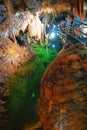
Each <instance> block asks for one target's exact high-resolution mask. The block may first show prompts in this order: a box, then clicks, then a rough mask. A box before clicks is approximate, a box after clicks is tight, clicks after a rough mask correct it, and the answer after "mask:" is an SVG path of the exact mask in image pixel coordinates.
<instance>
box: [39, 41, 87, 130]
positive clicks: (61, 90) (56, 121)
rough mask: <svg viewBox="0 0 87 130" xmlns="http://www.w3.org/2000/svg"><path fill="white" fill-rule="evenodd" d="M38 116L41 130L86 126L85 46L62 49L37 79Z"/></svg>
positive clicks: (76, 129) (77, 45)
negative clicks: (38, 79) (40, 78)
mask: <svg viewBox="0 0 87 130" xmlns="http://www.w3.org/2000/svg"><path fill="white" fill-rule="evenodd" d="M39 117H40V121H41V122H42V125H43V127H44V130H86V129H87V49H86V47H85V46H84V45H82V44H80V43H77V44H75V45H71V46H70V47H69V48H66V49H62V50H61V52H60V53H59V54H58V56H57V57H56V58H55V59H54V61H53V62H52V63H51V65H50V66H49V68H48V69H47V70H46V72H45V73H44V75H43V77H42V80H41V90H40V97H39Z"/></svg>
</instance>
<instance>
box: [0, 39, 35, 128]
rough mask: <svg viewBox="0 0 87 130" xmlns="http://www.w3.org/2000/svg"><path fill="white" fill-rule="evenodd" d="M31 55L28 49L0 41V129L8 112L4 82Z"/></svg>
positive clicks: (3, 40)
mask: <svg viewBox="0 0 87 130" xmlns="http://www.w3.org/2000/svg"><path fill="white" fill-rule="evenodd" d="M33 55H34V53H33V52H32V51H31V50H30V48H29V47H26V46H20V45H19V44H17V43H16V42H12V41H11V40H10V39H8V38H1V39H0V129H1V127H2V126H3V123H2V122H3V120H4V121H5V120H6V119H7V118H6V117H7V112H8V110H7V107H6V106H7V105H6V102H7V99H8V96H9V88H8V87H7V86H5V82H6V81H7V80H8V79H9V76H10V75H11V74H12V73H13V72H15V71H16V69H17V68H18V67H20V66H21V65H22V64H23V63H25V62H26V61H28V60H29V59H30V58H31V57H32V56H33ZM4 125H5V124H4Z"/></svg>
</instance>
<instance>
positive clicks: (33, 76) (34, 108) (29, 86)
mask: <svg viewBox="0 0 87 130" xmlns="http://www.w3.org/2000/svg"><path fill="white" fill-rule="evenodd" d="M32 49H33V50H34V51H35V52H36V55H35V56H34V57H33V58H32V59H31V60H30V61H28V62H27V63H25V64H24V65H22V66H21V67H20V68H19V69H17V71H16V72H15V73H14V74H13V75H12V76H11V77H10V80H9V81H8V83H6V85H7V86H9V89H10V95H9V99H8V103H7V106H8V120H9V130H22V129H23V128H24V126H25V125H26V124H31V123H33V122H35V121H38V120H39V117H38V97H39V93H40V81H41V77H42V75H43V73H44V72H45V70H46V68H47V67H48V65H49V64H50V62H51V61H52V60H53V59H54V58H55V57H56V55H57V53H58V51H57V50H55V49H54V50H50V49H48V53H49V57H48V56H47V53H46V48H45V47H44V46H41V45H35V46H33V48H32Z"/></svg>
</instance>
